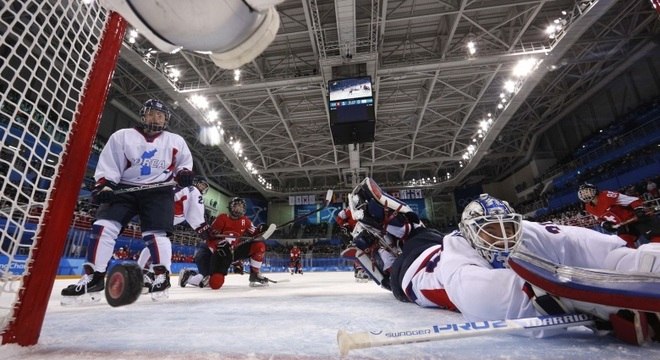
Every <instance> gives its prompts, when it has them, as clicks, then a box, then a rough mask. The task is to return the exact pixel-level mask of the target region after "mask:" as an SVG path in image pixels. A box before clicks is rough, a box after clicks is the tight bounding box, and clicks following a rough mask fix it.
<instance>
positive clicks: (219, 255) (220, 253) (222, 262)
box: [211, 242, 234, 275]
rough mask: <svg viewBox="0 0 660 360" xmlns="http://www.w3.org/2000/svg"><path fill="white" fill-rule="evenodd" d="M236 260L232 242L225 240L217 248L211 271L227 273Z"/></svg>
mask: <svg viewBox="0 0 660 360" xmlns="http://www.w3.org/2000/svg"><path fill="white" fill-rule="evenodd" d="M233 261H234V251H233V250H232V248H231V244H229V243H227V242H224V243H219V244H218V248H217V249H216V250H215V253H214V254H213V257H212V259H211V271H212V272H213V273H221V274H225V275H226V274H227V271H228V270H229V266H231V263H232V262H233Z"/></svg>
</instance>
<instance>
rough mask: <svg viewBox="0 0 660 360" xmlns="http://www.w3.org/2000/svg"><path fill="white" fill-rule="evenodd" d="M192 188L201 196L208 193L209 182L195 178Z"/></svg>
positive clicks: (198, 177)
mask: <svg viewBox="0 0 660 360" xmlns="http://www.w3.org/2000/svg"><path fill="white" fill-rule="evenodd" d="M193 186H195V187H196V188H197V190H199V192H200V193H201V194H202V195H204V194H206V192H207V191H209V182H208V181H206V178H204V177H202V176H195V178H194V179H193Z"/></svg>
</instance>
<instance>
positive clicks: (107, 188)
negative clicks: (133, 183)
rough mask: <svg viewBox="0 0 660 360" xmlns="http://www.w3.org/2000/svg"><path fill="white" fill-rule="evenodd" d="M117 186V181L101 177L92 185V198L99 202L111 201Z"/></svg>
mask: <svg viewBox="0 0 660 360" xmlns="http://www.w3.org/2000/svg"><path fill="white" fill-rule="evenodd" d="M117 186H118V185H117V183H115V182H112V181H109V180H106V179H105V178H101V179H99V181H97V182H96V184H95V185H94V189H93V190H92V198H93V199H94V201H95V202H96V203H99V204H103V203H109V202H112V200H113V199H114V198H115V190H117Z"/></svg>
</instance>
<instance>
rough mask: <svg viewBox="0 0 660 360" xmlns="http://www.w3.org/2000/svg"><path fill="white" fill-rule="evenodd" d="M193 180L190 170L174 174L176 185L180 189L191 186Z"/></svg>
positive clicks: (193, 175) (193, 176) (193, 174)
mask: <svg viewBox="0 0 660 360" xmlns="http://www.w3.org/2000/svg"><path fill="white" fill-rule="evenodd" d="M194 179H195V173H194V172H192V170H188V169H181V170H179V172H178V173H176V183H177V184H179V186H181V187H188V186H192V184H193V180H194Z"/></svg>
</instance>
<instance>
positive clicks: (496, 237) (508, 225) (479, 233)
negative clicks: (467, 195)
mask: <svg viewBox="0 0 660 360" xmlns="http://www.w3.org/2000/svg"><path fill="white" fill-rule="evenodd" d="M458 228H459V230H460V231H461V232H462V233H463V236H465V238H466V239H468V240H469V241H470V244H471V245H472V247H473V248H475V249H476V250H477V252H478V253H479V255H481V256H482V257H483V258H484V259H486V261H488V262H489V263H490V264H491V265H492V266H493V267H494V268H503V267H505V265H506V260H507V258H508V257H509V254H510V253H511V251H513V250H514V249H515V248H516V247H517V246H518V244H519V240H520V238H521V236H522V215H520V214H518V213H516V212H515V211H514V210H513V208H512V207H511V206H510V205H509V203H507V202H506V201H504V200H500V199H497V198H494V197H492V196H490V195H488V194H481V195H479V198H477V199H476V200H474V201H472V202H470V203H469V204H467V206H466V207H465V209H464V210H463V214H462V215H461V222H460V223H459V224H458Z"/></svg>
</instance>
